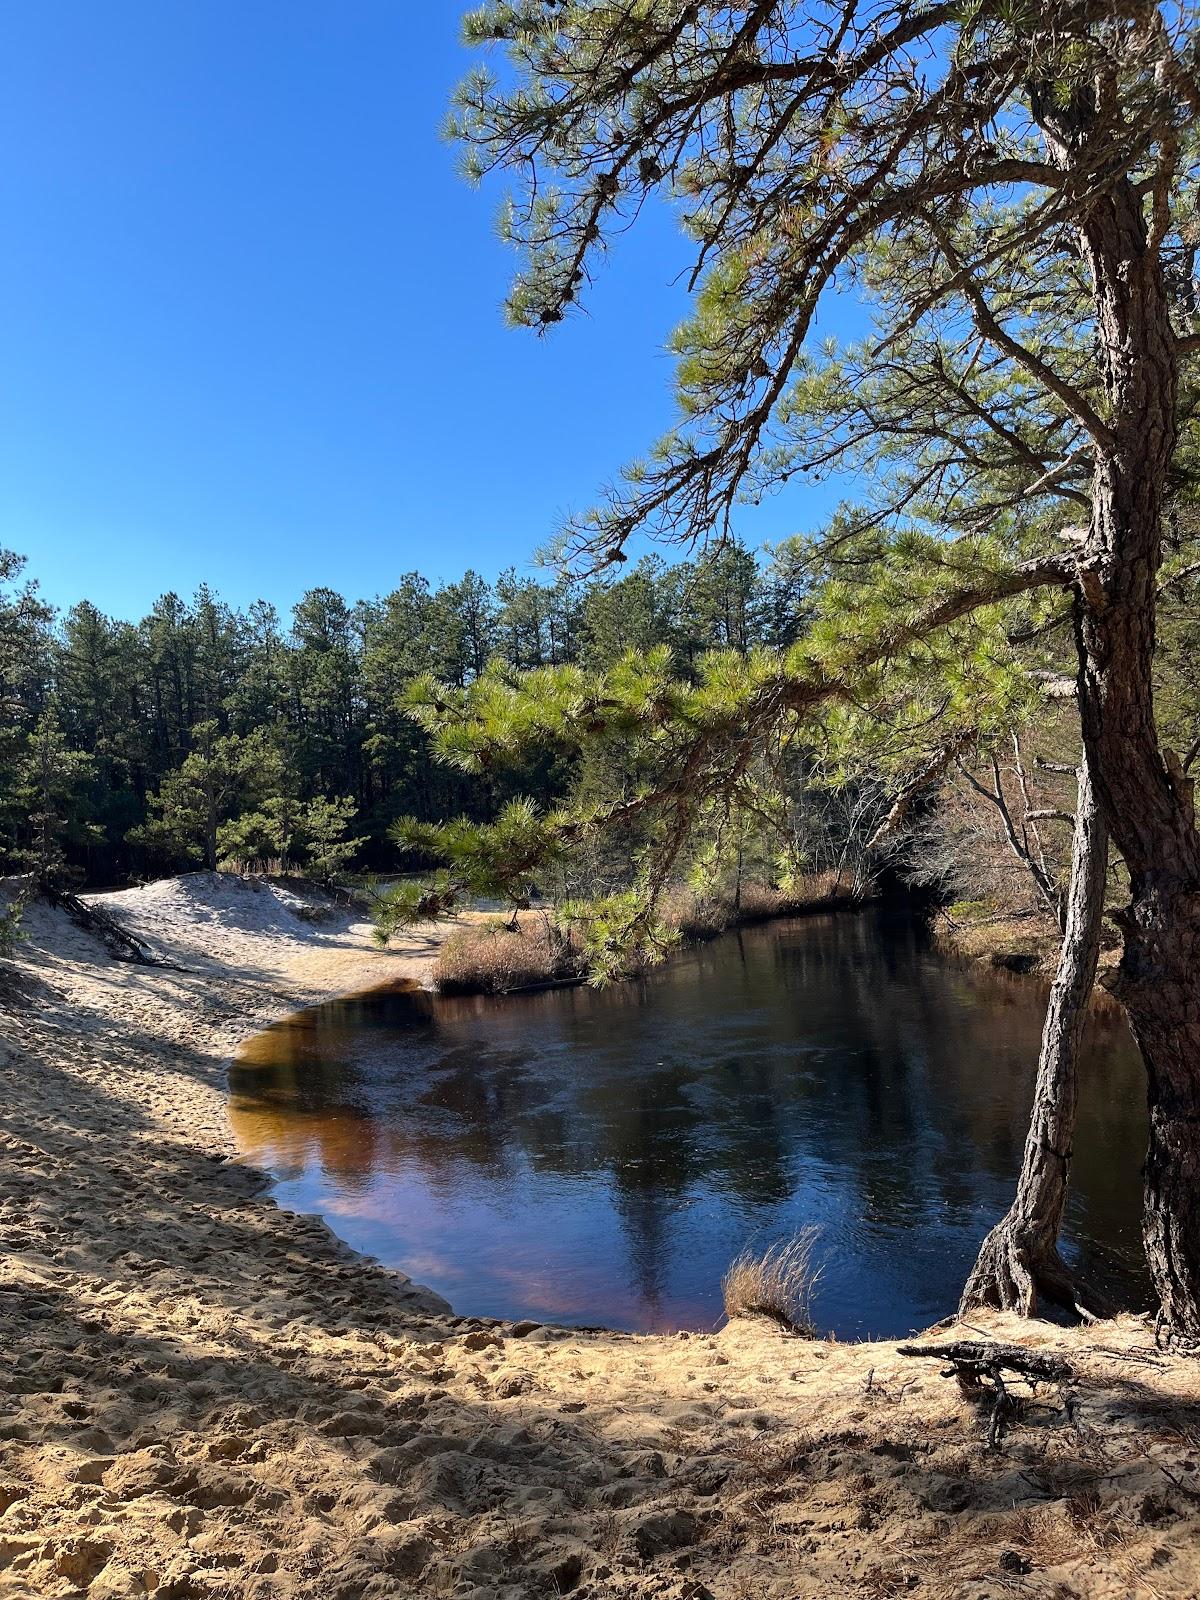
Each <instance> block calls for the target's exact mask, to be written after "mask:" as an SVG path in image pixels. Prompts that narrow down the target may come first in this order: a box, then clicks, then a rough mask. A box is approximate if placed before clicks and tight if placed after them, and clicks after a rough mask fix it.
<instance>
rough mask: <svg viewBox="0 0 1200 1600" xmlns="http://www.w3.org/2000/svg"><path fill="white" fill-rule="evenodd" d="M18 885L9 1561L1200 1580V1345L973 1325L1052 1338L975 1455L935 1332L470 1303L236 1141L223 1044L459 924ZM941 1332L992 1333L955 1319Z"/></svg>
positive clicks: (204, 889)
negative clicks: (130, 942)
mask: <svg viewBox="0 0 1200 1600" xmlns="http://www.w3.org/2000/svg"><path fill="white" fill-rule="evenodd" d="M104 904H105V906H106V907H107V908H108V909H109V910H110V911H111V912H113V914H114V915H116V916H118V917H119V918H120V920H121V921H122V922H123V923H125V924H127V925H128V926H129V927H130V928H131V930H132V931H133V932H135V933H137V934H138V935H139V936H141V937H143V938H145V939H146V940H147V942H148V943H149V944H150V945H151V947H152V948H153V949H154V950H155V952H156V953H157V954H158V955H159V956H160V957H162V958H164V959H166V960H169V961H171V962H172V963H175V965H176V967H177V968H178V969H181V970H175V969H168V968H143V967H135V966H131V965H129V964H127V963H122V962H117V961H114V960H113V959H112V958H111V957H110V956H109V954H108V953H107V952H106V951H105V950H104V948H103V946H101V945H100V944H99V943H98V941H97V940H96V939H95V938H94V937H93V936H92V935H90V934H86V933H83V932H82V931H80V930H79V929H78V928H76V927H75V926H74V925H73V924H72V923H71V922H70V921H69V920H68V919H67V918H66V916H65V914H63V913H62V912H58V911H54V912H51V911H49V910H47V909H45V908H40V907H39V908H35V909H34V911H33V912H32V913H31V916H30V936H29V939H28V941H27V942H26V944H25V945H24V946H23V947H22V949H21V951H20V954H19V957H18V959H17V960H16V961H15V962H13V963H11V964H6V968H5V971H4V977H3V1007H4V1009H3V1010H2V1011H0V1035H2V1054H0V1077H2V1084H0V1092H2V1101H0V1138H2V1139H3V1146H4V1162H3V1176H2V1179H0V1230H2V1232H3V1238H4V1244H5V1249H6V1251H7V1254H6V1256H5V1258H4V1262H3V1266H2V1269H0V1374H2V1383H3V1390H4V1406H3V1412H2V1413H0V1594H2V1595H3V1596H5V1597H6V1600H7V1597H9V1596H14V1597H16V1596H30V1597H32V1596H35V1595H36V1596H39V1597H41V1596H45V1597H52V1600H53V1597H67V1596H71V1597H76V1596H79V1595H82V1594H86V1595H88V1596H89V1597H90V1600H104V1597H116V1596H137V1595H144V1594H155V1595H158V1596H160V1597H161V1600H201V1597H203V1600H226V1597H232V1596H237V1597H238V1600H242V1597H250V1600H257V1597H270V1600H276V1597H277V1600H293V1597H295V1600H300V1597H304V1600H308V1597H310V1596H311V1597H312V1600H316V1597H318V1596H320V1597H321V1600H360V1597H361V1600H384V1597H388V1600H392V1597H396V1596H406V1595H409V1594H412V1595H429V1596H437V1595H458V1596H473V1597H475V1600H488V1597H500V1600H526V1597H528V1600H533V1597H535V1596H536V1597H541V1596H553V1595H557V1594H567V1593H570V1594H575V1595H578V1596H581V1597H585V1600H602V1597H609V1596H612V1597H628V1600H634V1597H637V1600H641V1597H647V1600H648V1597H651V1596H654V1597H659V1600H704V1597H705V1596H706V1595H711V1596H714V1597H716V1600H757V1597H759V1596H763V1597H779V1600H783V1597H785V1596H787V1597H803V1600H818V1597H820V1600H833V1597H841V1596H850V1597H855V1596H862V1597H864V1600H866V1597H871V1600H883V1597H888V1596H893V1595H904V1594H918V1595H921V1596H931V1597H936V1600H942V1597H947V1600H949V1597H960V1596H961V1597H963V1600H984V1597H985V1596H986V1597H990V1600H999V1597H1000V1596H1002V1595H1006V1594H1010V1593H1016V1594H1020V1595H1025V1596H1038V1597H1047V1600H1048V1597H1050V1596H1057V1597H1058V1600H1070V1597H1072V1596H1075V1597H1080V1600H1092V1597H1096V1600H1116V1597H1118V1596H1122V1597H1125V1596H1129V1595H1145V1596H1147V1597H1154V1596H1164V1597H1183V1596H1193V1595H1194V1594H1195V1593H1196V1592H1197V1591H1198V1590H1200V1554H1198V1552H1200V1363H1196V1362H1194V1361H1193V1362H1189V1361H1187V1360H1185V1359H1184V1358H1181V1357H1169V1356H1166V1355H1162V1354H1159V1353H1157V1352H1155V1351H1154V1349H1153V1342H1152V1337H1151V1332H1150V1330H1149V1328H1148V1327H1147V1325H1146V1324H1145V1322H1144V1321H1143V1320H1140V1319H1136V1318H1122V1319H1121V1320H1120V1321H1118V1322H1116V1323H1113V1324H1107V1325H1104V1326H1103V1327H1099V1328H1094V1329H1091V1330H1079V1331H1071V1332H1064V1331H1062V1330H1057V1329H1053V1328H1051V1327H1049V1326H1047V1325H1045V1324H1033V1325H1030V1324H1022V1323H1020V1322H1017V1321H1016V1320H1014V1319H1005V1318H991V1319H988V1320H987V1322H986V1323H980V1324H977V1326H978V1327H982V1328H984V1329H985V1331H987V1332H988V1333H990V1334H993V1335H999V1336H1002V1337H1005V1338H1010V1339H1015V1340H1019V1341H1021V1342H1024V1343H1028V1344H1031V1345H1034V1346H1037V1347H1038V1348H1042V1349H1048V1350H1052V1351H1054V1352H1056V1353H1057V1354H1059V1355H1061V1356H1063V1357H1065V1358H1066V1359H1067V1360H1068V1361H1070V1362H1071V1363H1072V1364H1073V1365H1074V1366H1075V1368H1076V1369H1077V1372H1078V1383H1077V1385H1076V1388H1075V1394H1076V1399H1077V1404H1076V1407H1075V1411H1074V1424H1073V1425H1072V1424H1070V1423H1068V1422H1067V1421H1066V1420H1065V1419H1064V1418H1063V1417H1062V1415H1061V1414H1060V1412H1059V1411H1058V1410H1057V1408H1056V1406H1055V1398H1054V1395H1053V1394H1052V1393H1050V1394H1046V1393H1043V1394H1042V1395H1041V1396H1040V1398H1041V1399H1042V1400H1044V1401H1046V1402H1047V1409H1044V1410H1043V1409H1037V1408H1032V1409H1030V1410H1028V1411H1027V1412H1026V1413H1025V1414H1024V1415H1022V1416H1020V1417H1018V1418H1017V1419H1016V1420H1015V1425H1014V1428H1013V1431H1012V1432H1011V1433H1010V1435H1009V1437H1008V1438H1007V1439H1006V1440H1005V1442H1004V1445H1003V1448H1002V1449H1000V1450H998V1451H986V1450H985V1449H984V1447H983V1443H982V1437H983V1433H984V1429H985V1426H986V1419H985V1418H983V1417H981V1415H980V1413H979V1412H978V1411H977V1409H976V1408H975V1407H974V1406H973V1405H972V1404H971V1403H969V1401H967V1400H966V1399H964V1397H963V1396H962V1395H961V1394H960V1393H959V1391H958V1389H957V1387H956V1385H955V1384H954V1383H952V1382H947V1381H945V1380H944V1379H942V1378H941V1377H940V1376H939V1375H938V1372H939V1367H938V1364H937V1363H933V1362H927V1361H914V1360H911V1359H908V1358H905V1357H903V1356H901V1355H900V1354H899V1353H898V1347H897V1346H896V1345H895V1344H892V1343H874V1344H862V1345H837V1344H832V1343H825V1342H806V1341H801V1340H797V1339H794V1338H789V1337H788V1336H786V1335H785V1334H783V1333H782V1332H780V1331H779V1330H778V1329H777V1328H775V1327H774V1326H772V1325H769V1324H765V1323H758V1322H745V1323H738V1324H735V1325H734V1326H732V1327H730V1328H727V1329H725V1330H724V1331H722V1332H720V1333H718V1334H713V1335H692V1336H690V1337H688V1336H679V1337H633V1336H628V1335H618V1334H612V1333H580V1332H571V1331H566V1330H559V1329H552V1328H537V1327H533V1328H531V1327H529V1326H528V1325H526V1324H520V1323H517V1324H513V1323H484V1322H482V1321H479V1320H473V1319H469V1318H461V1317H456V1316H454V1315H453V1313H451V1312H450V1311H449V1310H448V1309H447V1308H445V1306H444V1304H443V1303H441V1302H439V1301H438V1300H437V1299H436V1297H434V1296H431V1295H429V1294H428V1293H427V1292H426V1291H423V1290H421V1289H419V1288H418V1287H417V1286H415V1285H413V1284H412V1283H410V1282H409V1281H408V1280H407V1279H405V1278H404V1277H402V1276H401V1275H399V1274H396V1273H391V1272H386V1271H384V1270H382V1269H381V1268H378V1267H376V1266H374V1265H372V1264H371V1263H370V1262H367V1261H365V1260H362V1259H361V1258H356V1257H353V1256H352V1255H350V1254H349V1252H347V1250H346V1249H345V1248H344V1247H343V1246H341V1245H340V1244H339V1243H338V1242H337V1241H336V1240H335V1239H334V1238H333V1237H332V1236H331V1235H330V1234H329V1232H328V1230H327V1229H325V1228H324V1226H323V1225H321V1224H319V1223H318V1222H316V1221H314V1220H313V1219H307V1218H303V1217H297V1216H294V1215H291V1214H289V1213H286V1212H282V1211H280V1210H279V1209H278V1207H276V1206H275V1205H274V1204H273V1202H272V1201H271V1200H270V1199H269V1197H267V1196H265V1195H264V1193H263V1180H262V1178H261V1176H260V1175H259V1174H257V1173H255V1172H254V1171H253V1170H252V1169H250V1168H248V1167H246V1166H245V1165H243V1164H242V1163H241V1162H240V1161H239V1160H238V1158H237V1152H236V1150H235V1148H234V1146H233V1143H232V1139H231V1134H230V1131H229V1127H228V1121H227V1118H226V1115H225V1067H226V1063H227V1060H228V1057H229V1055H230V1054H231V1052H232V1050H233V1048H234V1047H235V1045H236V1044H237V1043H238V1042H239V1041H240V1040H241V1039H243V1038H244V1037H245V1036H246V1035H247V1034H249V1033H251V1032H253V1031H254V1030H255V1029H257V1028H259V1027H261V1026H263V1025H265V1023H266V1022H268V1021H269V1020H271V1019H272V1018H274V1017H277V1016H279V1015H281V1014H282V1013H284V1012H286V1011H288V1010H291V1009H294V1008H296V1007H298V1006H301V1005H304V1004H311V1003H314V1002H315V1001H317V1000H319V999H321V998H324V997H326V996H328V995H330V994H332V993H334V992H344V991H346V990H349V989H355V988H365V987H368V986H371V985H374V984H378V983H381V982H386V981H389V980H390V979H392V978H399V977H407V978H415V979H417V980H418V981H424V980H426V979H427V977H428V973H429V969H430V963H431V961H432V958H433V955H434V953H435V951H436V949H437V945H438V941H439V938H440V936H441V931H440V930H436V929H435V930H431V931H430V932H428V933H422V934H420V935H415V936H413V937H412V938H409V939H406V940H405V941H404V942H403V943H402V944H401V945H400V946H399V947H398V948H396V949H394V950H391V951H379V950H377V949H375V948H374V947H373V946H372V944H371V935H370V928H369V927H368V926H367V925H365V924H363V923H361V922H358V921H356V920H355V918H354V915H353V914H351V913H347V912H345V911H341V910H338V909H336V908H332V907H328V906H321V905H316V906H314V905H313V904H312V903H309V902H306V901H304V900H301V899H299V898H298V897H296V896H290V895H288V894H287V893H286V892H284V891H281V890H280V889H278V888H275V887H272V886H269V885H266V884H260V885H257V886H255V885H252V884H243V883H241V882H240V881H238V880H229V879H216V878H212V877H210V876H209V875H206V874H197V875H193V876H192V877H189V878H186V879H182V880H171V881H169V882H167V883H165V884H157V885H153V886H151V887H150V888H147V889H142V890H135V891H129V892H128V893H126V894H121V895H115V896H108V897H106V898H105V901H104ZM956 1336H961V1337H974V1336H977V1335H976V1333H975V1332H974V1331H973V1330H967V1329H958V1330H956Z"/></svg>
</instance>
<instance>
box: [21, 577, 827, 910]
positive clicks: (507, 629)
mask: <svg viewBox="0 0 1200 1600" xmlns="http://www.w3.org/2000/svg"><path fill="white" fill-rule="evenodd" d="M794 559H795V553H794V551H792V550H791V549H790V548H789V547H787V546H784V547H781V548H780V549H779V550H777V551H775V552H774V553H773V554H772V556H771V558H770V559H769V560H768V561H766V562H765V563H760V562H758V561H756V559H755V558H754V556H753V555H752V554H751V553H750V552H749V551H747V550H745V549H742V548H740V547H737V548H730V549H729V550H727V551H724V552H722V553H721V554H720V555H719V556H718V557H717V558H716V559H714V560H704V561H700V562H696V563H690V562H676V563H673V564H670V565H669V564H667V563H666V562H665V561H663V560H662V559H661V558H657V557H646V558H645V559H644V560H643V561H641V562H640V563H639V564H638V565H637V567H636V568H635V569H634V570H633V571H632V572H631V574H630V575H629V576H628V577H626V578H624V579H623V580H621V581H620V582H619V583H617V584H616V585H612V584H605V583H601V582H599V581H595V580H592V581H568V580H562V579H560V580H557V581H555V580H553V579H549V580H546V579H539V578H537V577H530V576H518V575H517V573H516V572H515V571H514V570H512V569H510V570H508V571H507V572H504V573H502V574H501V575H500V577H499V578H498V579H497V580H496V582H495V583H494V584H488V583H486V582H485V581H484V580H483V579H482V578H481V577H480V576H479V575H478V574H477V573H474V572H467V573H466V574H464V576H463V577H462V578H461V579H460V580H458V581H457V582H452V583H441V584H438V585H436V586H434V585H432V584H431V583H430V582H429V581H428V579H426V578H424V577H422V576H421V575H420V574H419V573H416V572H410V573H406V574H405V575H403V576H402V577H401V578H400V580H399V581H398V583H397V584H396V587H395V588H394V589H393V590H391V592H390V593H388V594H386V595H384V596H382V597H377V598H375V599H372V600H365V601H364V600H359V601H354V602H351V601H348V600H347V599H345V598H344V597H343V596H341V595H340V594H338V593H337V592H336V591H335V590H333V589H332V588H319V589H312V590H310V591H309V592H308V593H307V594H305V595H304V596H303V597H302V598H301V599H300V600H299V601H298V602H297V604H296V605H295V606H294V608H293V610H292V614H291V617H290V619H289V620H288V621H286V622H285V621H284V620H283V619H281V617H280V616H279V614H278V612H277V611H276V610H275V608H274V607H273V606H271V605H270V604H268V603H267V602H265V601H258V602H255V603H254V604H252V605H250V606H248V607H246V608H245V609H243V610H239V609H236V608H233V607H231V606H229V605H227V604H225V603H224V602H223V601H222V600H221V599H220V598H219V597H218V596H217V595H215V594H213V593H211V592H210V591H209V590H208V589H206V588H201V589H200V591H199V592H198V593H197V594H196V595H195V596H194V597H193V598H192V599H191V600H190V601H185V600H182V599H181V598H180V597H179V596H178V595H175V594H166V595H163V596H162V597H161V599H159V600H158V601H156V603H155V605H154V606H153V608H152V609H151V611H150V612H149V614H148V615H146V616H145V617H142V618H140V619H137V620H133V619H122V618H112V617H107V616H105V615H104V614H103V613H102V612H101V611H99V610H98V609H97V608H96V607H95V606H94V605H92V604H91V603H90V602H88V601H87V600H81V601H80V602H79V603H78V604H77V605H75V606H73V607H72V608H71V609H70V610H69V611H67V612H66V613H65V614H62V615H59V614H55V612H54V611H53V610H52V609H51V608H50V607H49V606H47V605H46V604H45V603H44V602H43V601H42V600H41V599H40V597H39V594H38V589H37V584H36V581H34V580H33V579H31V578H30V577H28V576H27V574H26V572H25V571H24V570H23V569H24V563H23V562H22V560H21V559H20V558H19V557H18V556H16V555H14V554H12V553H3V554H0V695H2V696H3V703H4V710H5V717H4V726H3V732H2V733H0V738H2V739H3V750H2V757H3V777H0V786H2V788H0V871H4V872H10V873H12V872H33V873H35V874H36V875H37V876H39V877H40V878H42V879H45V880H49V881H52V882H57V881H61V882H63V883H71V884H76V885H79V886H86V887H106V886H110V885H113V884H117V883H123V882H128V881H130V880H133V879H139V878H146V877H153V876H160V875H163V874H166V873H172V872H178V871H186V870H189V869H194V868H197V867H202V866H207V867H215V866H216V865H217V863H218V861H222V862H229V863H231V864H233V865H235V866H238V867H241V866H249V867H259V868H263V867H265V866H266V865H267V864H274V865H275V866H276V867H277V868H284V869H286V868H288V867H291V868H293V869H295V870H300V869H303V870H305V871H307V872H310V873H311V874H312V875H314V876H316V877H317V878H319V879H325V878H328V877H331V876H333V875H334V874H335V873H336V872H338V871H344V870H346V869H347V868H348V867H351V866H353V867H356V868H358V869H360V870H372V871H386V870H391V869H394V867H395V865H396V859H397V850H396V846H395V845H394V844H393V843H392V842H391V841H390V840H389V837H388V830H389V828H390V827H391V826H392V825H393V824H394V823H395V822H396V820H397V819H398V818H399V817H402V816H412V817H414V818H417V819H420V820H423V821H435V820H439V819H445V818H448V817H452V816H455V815H458V814H460V813H462V814H465V815H467V816H471V817H474V818H480V819H481V818H483V817H485V816H487V815H490V814H491V813H492V812H493V811H494V810H495V808H496V806H497V805H498V804H499V803H501V802H502V801H503V800H505V799H508V798H511V797H512V796H513V795H517V794H521V795H529V796H531V797H532V798H534V799H535V800H537V801H538V802H539V803H541V804H543V805H544V804H547V803H549V802H550V801H551V800H554V799H556V798H558V797H560V796H561V794H562V793H563V792H564V788H565V787H566V786H568V785H569V783H570V774H569V772H568V771H566V770H564V768H563V766H562V764H561V763H555V762H547V761H541V762H535V763H533V764H532V765H530V764H527V765H526V766H525V767H523V768H521V767H518V768H517V769H516V770H513V771H507V772H505V773H502V774H497V775H496V777H495V778H493V779H491V780H490V781H488V782H483V781H481V780H480V779H479V778H478V777H477V776H472V775H469V774H465V773H462V772H459V771H455V770H454V769H453V768H450V767H448V766H446V765H445V764H444V763H440V762H438V761H436V760H435V759H434V757H433V754H432V750H431V741H430V739H429V737H428V736H427V734H426V733H425V732H424V731H423V730H422V729H421V728H420V727H419V726H418V725H417V723H416V722H415V721H414V720H413V719H412V718H411V716H409V715H408V714H407V711H406V709H405V706H404V696H405V692H406V690H407V688H408V687H409V686H410V685H411V684H412V683H413V682H414V681H416V680H418V679H420V678H422V677H426V676H432V677H433V678H435V679H437V680H438V681H440V682H445V683H447V684H450V685H456V686H459V687H462V686H465V685H466V684H468V683H470V682H472V681H473V680H475V679H476V678H478V677H480V676H481V675H482V674H483V672H484V671H485V669H486V668H488V667H489V666H491V667H492V668H493V669H494V670H504V669H511V670H512V671H521V670H526V669H531V668H538V667H546V666H559V665H564V664H568V663H578V664H580V665H581V666H583V667H585V668H587V669H603V668H606V667H608V666H611V665H612V664H613V663H614V662H616V661H618V660H619V659H620V658H621V657H622V656H623V655H624V654H625V653H626V652H627V651H630V650H636V651H643V652H644V651H646V650H649V649H652V648H654V647H656V646H667V647H669V648H670V650H671V652H672V658H673V659H674V660H675V661H676V662H677V663H678V664H679V667H680V669H681V670H682V671H684V672H687V671H688V670H689V669H690V668H693V667H694V665H695V663H696V662H698V661H699V660H700V659H701V658H702V657H703V656H704V655H705V654H706V653H707V652H709V651H713V650H718V649H731V650H734V651H737V652H740V653H742V654H745V652H746V651H748V650H749V649H751V648H753V647H755V646H759V645H770V646H783V645H787V644H789V643H791V642H792V641H793V640H794V639H795V637H796V636H797V633H798V631H799V629H800V627H801V626H802V618H803V610H804V604H805V601H804V594H803V590H802V588H800V587H799V586H797V585H796V584H795V583H794V582H793V581H792V576H791V572H790V564H791V562H792V561H793V560H794Z"/></svg>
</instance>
